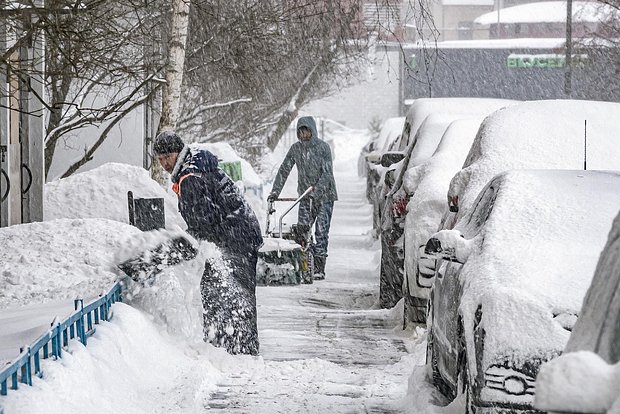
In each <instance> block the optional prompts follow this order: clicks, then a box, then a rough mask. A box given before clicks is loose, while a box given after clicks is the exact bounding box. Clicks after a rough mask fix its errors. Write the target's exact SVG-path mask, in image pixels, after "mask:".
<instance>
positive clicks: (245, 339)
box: [200, 248, 259, 355]
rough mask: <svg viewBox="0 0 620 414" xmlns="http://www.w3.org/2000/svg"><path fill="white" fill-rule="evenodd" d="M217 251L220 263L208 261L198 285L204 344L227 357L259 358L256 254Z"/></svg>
mask: <svg viewBox="0 0 620 414" xmlns="http://www.w3.org/2000/svg"><path fill="white" fill-rule="evenodd" d="M220 250H221V251H222V255H223V258H224V261H223V263H222V262H220V261H217V262H216V261H213V260H207V262H206V263H205V271H204V273H203V275H202V279H201V281H200V290H201V293H202V308H203V322H204V335H205V341H206V342H210V343H212V344H213V345H215V346H217V347H222V348H226V351H228V353H230V354H249V355H258V350H259V343H258V327H257V324H256V261H257V260H258V251H257V250H251V251H246V252H243V251H233V250H229V249H226V248H221V249H220Z"/></svg>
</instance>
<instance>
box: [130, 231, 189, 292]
mask: <svg viewBox="0 0 620 414" xmlns="http://www.w3.org/2000/svg"><path fill="white" fill-rule="evenodd" d="M197 254H198V251H197V250H196V248H195V247H194V246H193V245H192V243H191V242H190V241H189V240H188V239H186V238H185V237H183V236H179V237H176V238H174V239H170V240H167V241H165V242H164V243H162V244H160V245H159V246H157V247H156V248H154V249H151V250H146V251H145V252H143V253H142V254H141V255H140V256H138V257H135V258H133V259H129V260H127V261H124V262H123V263H121V264H119V265H118V268H119V269H120V270H122V271H123V272H124V273H125V274H126V275H127V276H129V277H130V278H131V279H132V280H134V281H135V282H138V283H141V284H145V283H147V282H148V281H149V280H150V279H152V278H153V277H154V276H156V275H157V274H158V273H161V271H162V270H163V269H164V268H166V267H167V266H172V265H175V264H179V263H181V262H182V261H186V260H192V259H193V258H194V257H196V255H197Z"/></svg>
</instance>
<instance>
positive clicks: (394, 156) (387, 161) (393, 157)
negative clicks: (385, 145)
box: [380, 151, 405, 167]
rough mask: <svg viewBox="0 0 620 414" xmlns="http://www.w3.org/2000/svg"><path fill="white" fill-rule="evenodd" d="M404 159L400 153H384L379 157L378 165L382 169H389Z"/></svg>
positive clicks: (403, 155)
mask: <svg viewBox="0 0 620 414" xmlns="http://www.w3.org/2000/svg"><path fill="white" fill-rule="evenodd" d="M403 158H405V154H403V153H402V152H400V151H395V152H386V153H385V154H383V155H382V156H381V161H380V164H381V166H382V167H389V166H391V165H392V164H396V163H397V162H399V161H400V160H402V159H403Z"/></svg>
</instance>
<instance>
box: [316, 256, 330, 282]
mask: <svg viewBox="0 0 620 414" xmlns="http://www.w3.org/2000/svg"><path fill="white" fill-rule="evenodd" d="M326 260H327V257H326V256H314V280H323V279H325V261H326Z"/></svg>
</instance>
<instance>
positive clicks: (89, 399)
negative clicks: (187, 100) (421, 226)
mask: <svg viewBox="0 0 620 414" xmlns="http://www.w3.org/2000/svg"><path fill="white" fill-rule="evenodd" d="M333 138H334V143H335V153H336V163H335V169H336V181H337V185H338V190H339V196H340V200H339V201H338V202H337V203H336V207H335V210H334V217H333V221H332V232H331V241H330V256H329V259H328V262H327V279H326V280H325V281H320V282H316V283H314V284H312V285H301V286H292V287H260V288H258V291H257V298H258V318H259V334H260V341H261V356H259V357H250V356H230V355H228V354H227V353H226V352H224V351H223V350H221V349H218V348H214V347H213V346H211V345H209V344H205V343H203V342H202V341H201V340H200V338H199V336H200V335H199V332H198V333H197V332H195V331H196V330H199V327H198V326H197V325H199V322H197V321H199V318H197V317H196V316H197V315H199V314H200V311H201V310H200V305H199V302H198V301H196V296H195V290H196V289H197V278H198V277H199V273H200V269H199V268H200V260H201V259H200V258H199V259H197V260H195V261H193V262H194V263H192V262H190V263H187V264H185V265H180V266H177V267H176V268H175V269H172V270H169V271H166V272H164V273H163V274H162V276H161V277H160V279H159V280H158V282H157V283H156V284H155V285H154V286H152V287H150V288H147V289H142V290H140V289H131V287H130V289H129V293H130V296H129V297H127V298H126V301H127V302H128V303H129V305H128V304H122V303H119V304H116V305H114V308H113V309H114V318H113V319H112V321H111V322H105V323H102V324H101V325H99V326H98V327H97V331H96V333H95V334H94V335H93V336H92V337H91V338H90V339H89V342H88V347H83V346H82V345H81V344H80V343H79V342H77V341H72V342H71V344H70V351H69V352H66V353H64V354H63V355H64V357H63V358H62V360H60V361H51V360H45V361H43V365H42V367H43V370H44V372H45V375H44V378H43V379H39V378H35V379H34V384H33V386H32V387H27V386H22V387H20V389H19V390H18V391H10V392H9V394H8V396H6V397H1V398H0V406H1V407H3V408H4V410H5V413H6V414H12V413H25V412H29V413H50V414H55V413H59V414H60V413H63V414H65V413H78V412H79V413H83V412H88V413H109V412H126V413H164V412H166V413H169V412H175V413H194V412H196V413H198V412H206V411H208V410H215V409H220V410H221V411H222V412H226V413H229V412H231V413H234V412H239V413H248V412H264V413H278V412H287V413H291V412H294V413H320V412H328V411H329V412H334V413H357V412H409V413H442V414H456V413H459V412H462V411H463V410H462V402H460V401H457V402H455V403H453V404H451V405H450V406H449V407H447V408H440V407H439V406H440V405H442V404H443V399H442V398H441V396H440V395H439V394H438V393H437V392H436V391H434V390H433V388H432V385H430V384H429V382H428V379H427V371H426V368H425V366H424V360H425V348H426V341H425V337H426V335H425V331H424V330H423V329H422V328H419V327H413V326H410V327H408V329H406V330H402V326H401V324H402V303H401V304H399V305H398V306H397V307H396V308H394V309H392V310H380V309H378V306H377V305H376V302H377V296H378V263H379V256H380V252H379V250H378V249H379V245H378V243H377V242H375V241H373V239H372V237H371V236H370V229H371V221H372V211H371V207H370V206H369V205H368V203H367V202H366V200H365V188H364V182H363V178H360V177H358V176H357V172H356V162H355V161H356V159H357V156H358V154H359V150H360V148H361V147H362V145H363V144H364V143H365V142H366V141H367V140H368V135H367V134H366V132H362V131H352V130H347V129H342V130H341V131H340V132H337V133H335V134H334V137H333ZM131 168H133V167H131ZM119 169H121V170H122V168H120V167H119ZM108 171H109V170H108ZM123 174H124V176H127V177H129V176H131V174H129V173H128V172H127V171H124V170H123ZM293 178H294V177H291V179H289V183H287V184H288V185H291V184H293V185H294V181H293ZM102 181H103V180H102ZM138 181H139V180H138ZM91 182H92V183H96V182H97V180H93V181H91ZM133 184H138V183H137V182H134V183H133ZM100 185H104V186H105V184H103V183H100ZM293 188H294V187H293ZM162 191H163V190H162ZM69 193H70V192H68V194H69ZM93 193H96V191H95V192H93ZM57 200H58V199H57ZM93 208H94V207H93ZM102 209H104V208H102ZM105 209H107V210H108V211H110V212H114V211H115V207H114V206H111V205H110V206H105ZM67 210H68V211H69V209H67ZM119 211H120V210H119ZM114 214H117V215H118V217H121V216H123V217H124V212H122V211H121V212H120V213H118V212H117V213H114ZM115 218H116V217H114V216H110V217H107V218H106V220H102V219H89V220H92V223H91V222H90V221H84V220H82V219H78V218H74V219H60V220H59V221H49V222H44V223H39V224H36V225H29V226H31V227H28V226H14V227H12V228H7V229H2V232H1V233H0V237H5V238H6V239H7V240H10V241H15V240H22V244H21V245H20V246H21V247H20V249H21V250H19V251H18V252H17V253H15V255H11V254H10V253H6V252H5V251H4V250H3V252H2V255H3V256H2V266H3V267H2V270H1V272H2V273H0V274H1V275H2V277H4V278H9V277H12V278H13V280H14V281H15V282H16V283H15V284H14V285H13V286H14V287H15V289H14V293H15V297H14V298H13V299H14V300H13V301H12V299H7V300H6V302H3V305H2V306H0V343H2V344H4V343H5V339H7V337H8V336H9V333H10V334H11V335H12V337H13V340H14V343H17V342H19V341H20V340H21V341H24V342H28V341H27V336H26V335H25V333H24V332H20V331H19V328H18V327H19V326H20V325H19V323H15V319H12V320H11V318H10V316H13V317H17V316H21V318H22V320H27V321H29V322H30V323H31V325H32V324H34V328H32V329H33V330H34V331H35V332H36V330H37V329H45V328H44V327H45V325H46V323H49V321H45V320H37V318H36V317H34V316H33V315H36V314H37V312H38V311H40V312H44V311H43V309H44V308H45V307H46V306H47V307H53V308H54V309H53V312H58V309H62V308H64V306H65V305H63V303H61V302H58V301H57V299H61V298H58V297H54V296H53V295H46V293H45V292H46V290H45V289H40V290H39V291H34V293H33V295H32V296H31V299H30V300H29V301H28V300H26V299H27V297H23V296H20V295H21V292H23V291H24V289H23V288H25V287H26V286H28V285H32V283H31V282H32V280H36V281H37V283H43V282H44V281H47V282H48V283H50V285H51V286H56V287H59V286H62V283H68V282H70V281H73V280H75V278H77V277H78V276H77V273H76V272H75V271H74V269H75V267H77V266H78V265H79V268H80V270H81V274H85V275H86V276H90V278H91V281H90V282H88V283H85V284H84V286H83V288H82V289H79V290H80V291H81V293H82V295H84V296H87V295H85V294H84V292H95V291H97V290H99V289H100V288H101V287H100V286H99V285H98V284H97V281H103V282H105V283H103V284H105V285H107V282H108V281H110V282H112V281H113V279H114V274H115V273H114V271H113V267H114V266H113V265H114V261H115V260H117V258H118V257H119V255H123V254H124V255H126V254H128V253H129V252H127V251H122V250H124V249H123V248H122V247H121V246H120V245H119V243H120V242H119V240H127V241H128V243H129V246H130V248H129V250H130V251H133V250H132V249H135V248H136V246H137V245H140V243H142V244H144V243H146V244H149V243H153V241H154V240H157V239H158V237H157V235H151V236H150V237H147V236H145V235H142V234H141V233H139V232H138V233H135V232H136V230H135V229H134V228H133V227H130V226H128V225H126V224H124V223H121V222H120V220H121V219H120V218H119V219H118V220H119V221H115ZM93 223H94V224H93ZM106 223H107V224H106ZM72 224H74V225H75V226H76V229H77V230H80V229H83V231H73V230H72V231H68V230H67V231H60V232H57V233H56V238H57V240H56V239H54V241H53V242H52V241H50V242H48V244H47V245H46V246H48V253H40V254H39V253H37V254H39V256H38V257H37V260H34V259H33V260H30V259H29V252H28V244H27V243H26V241H25V240H27V239H26V237H27V236H28V233H27V232H28V231H31V236H32V238H33V242H35V243H34V244H33V245H32V247H31V248H32V249H33V250H37V251H38V250H39V249H42V248H41V247H40V246H41V245H42V243H44V242H45V240H46V239H45V238H44V237H43V235H45V234H48V233H50V234H52V233H53V231H51V230H53V229H54V228H57V229H64V228H65V227H70V226H71V225H72ZM33 226H34V227H33ZM36 226H39V228H38V231H39V232H32V231H33V229H34V230H37V227H36ZM63 226H64V227H63ZM90 226H95V227H90ZM96 226H100V227H96ZM106 226H107V227H106ZM46 227H48V229H46ZM88 228H91V229H93V228H94V229H95V230H96V231H95V230H91V231H90V232H88V231H86V229H88ZM103 228H105V229H106V230H105V231H104V230H103ZM44 230H46V231H44ZM112 230H114V231H116V232H117V233H118V234H119V238H118V239H117V238H114V237H108V236H107V233H106V232H108V231H112ZM175 231H181V230H180V229H178V228H177V229H176V230H175ZM7 232H8V233H7ZM11 232H13V233H16V234H13V233H11ZM9 233H11V234H9ZM102 236H105V237H102ZM39 238H40V239H41V240H38V239H39ZM3 245H4V241H3ZM201 247H202V249H201V250H202V253H203V255H202V260H204V256H205V255H207V254H215V253H214V252H213V249H212V248H211V247H210V246H208V245H207V246H201ZM71 250H74V251H75V253H73V254H70V253H69V252H70V251H71ZM118 250H121V252H119V251H118ZM85 252H90V256H85V257H84V258H83V259H82V258H78V256H79V255H80V254H83V253H85ZM82 262H84V263H83V264H82ZM73 265H75V266H73ZM62 268H65V269H66V271H65V273H63V274H60V275H59V274H58V273H57V270H58V269H62ZM16 269H18V270H20V273H27V274H28V275H30V276H28V277H30V278H32V280H30V279H28V280H25V279H19V277H17V276H15V275H14V273H15V272H14V271H15V270H16ZM7 272H9V273H10V275H9V276H7ZM45 273H47V275H48V276H45ZM196 273H198V276H196ZM46 277H47V279H46ZM62 281H64V282H62ZM3 282H4V280H3ZM61 282H62V283H61ZM193 284H195V285H196V286H193ZM2 286H6V285H4V284H3V285H2ZM33 286H36V284H34V285H33ZM17 287H21V288H20V289H18V288H17ZM4 290H5V289H4V288H3V289H2V291H4ZM76 294H78V292H76ZM18 299H19V300H18ZM68 299H70V298H68ZM37 301H38V303H39V304H38V305H35V306H33V302H35V303H37ZM25 303H30V308H29V309H28V310H24V309H23V308H19V306H21V305H24V304H25ZM65 304H67V305H68V306H70V303H69V302H66V301H65ZM20 309H21V311H20ZM70 310H71V308H69V309H68V310H67V312H70ZM17 314H18V315H17ZM52 314H53V313H52ZM61 316H62V315H61ZM11 321H13V325H10V322H11ZM9 327H11V329H10V332H9ZM181 328H182V329H181ZM192 329H194V330H192ZM30 335H31V337H32V335H34V333H33V332H30ZM35 336H36V335H35ZM24 342H22V344H23V343H24Z"/></svg>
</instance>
